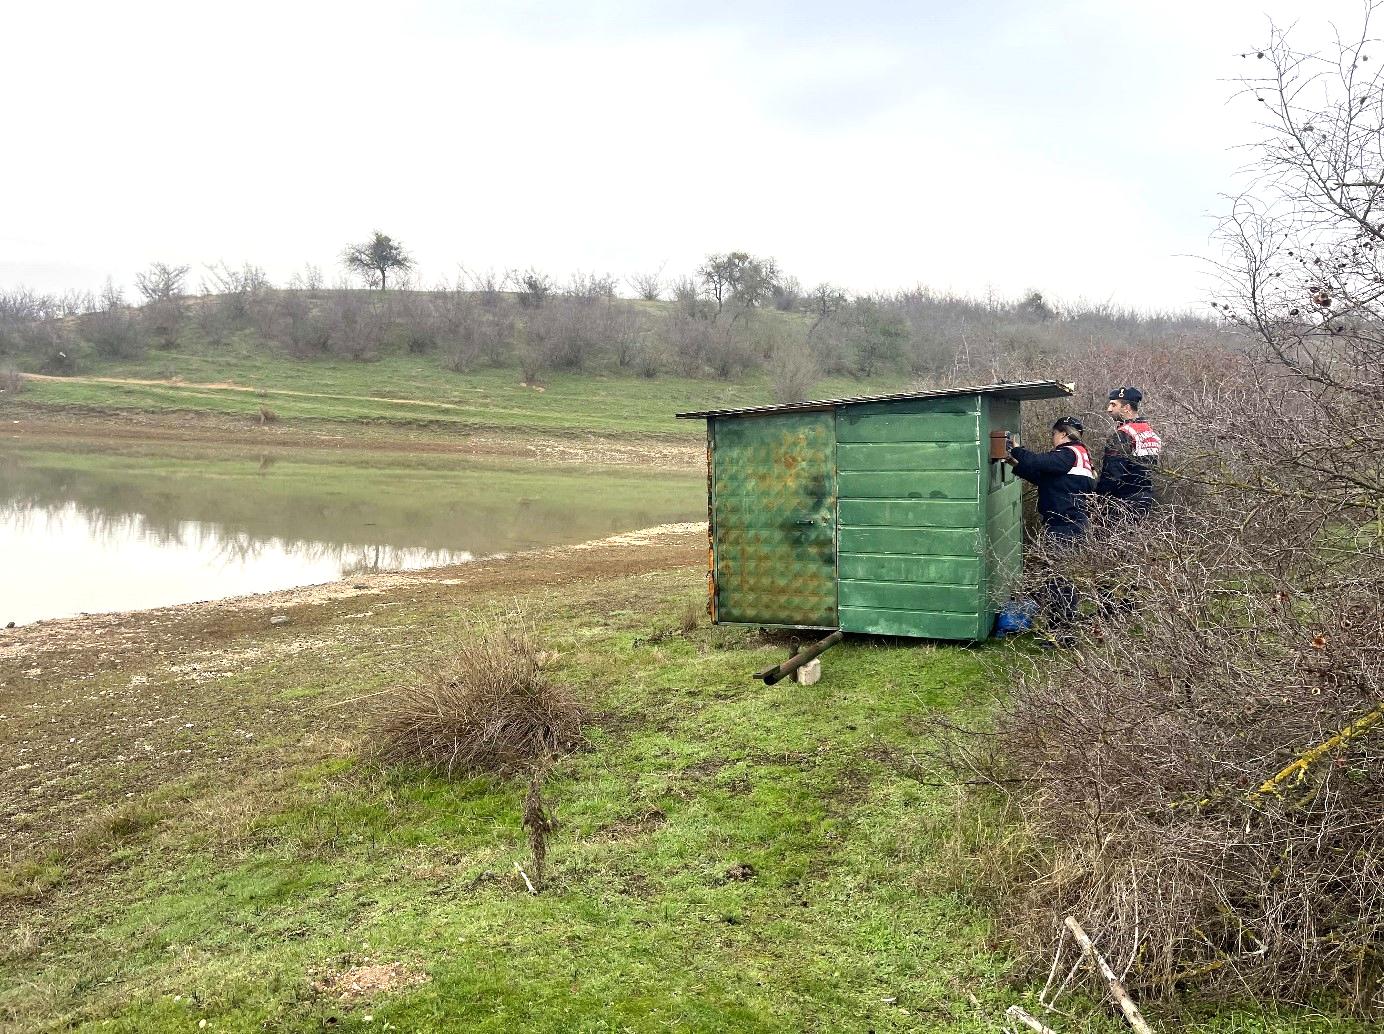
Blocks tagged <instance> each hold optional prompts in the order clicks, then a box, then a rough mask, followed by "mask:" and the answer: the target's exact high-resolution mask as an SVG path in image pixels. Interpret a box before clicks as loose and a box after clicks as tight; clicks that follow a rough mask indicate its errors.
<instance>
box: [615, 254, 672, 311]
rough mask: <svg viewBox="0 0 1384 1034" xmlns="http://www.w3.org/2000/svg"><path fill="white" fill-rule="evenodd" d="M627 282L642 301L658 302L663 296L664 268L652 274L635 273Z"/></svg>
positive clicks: (661, 267) (659, 268) (660, 267)
mask: <svg viewBox="0 0 1384 1034" xmlns="http://www.w3.org/2000/svg"><path fill="white" fill-rule="evenodd" d="M666 264H667V263H664V265H666ZM625 282H626V283H628V284H629V285H630V287H631V289H633V291H634V294H635V297H636V298H638V299H639V300H640V301H645V302H656V301H658V300H659V298H661V297H662V296H663V266H659V267H658V269H657V270H656V271H654V272H652V273H635V274H634V275H633V276H631V277H629V278H628V279H627V280H626V281H625Z"/></svg>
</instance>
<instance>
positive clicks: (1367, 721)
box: [1255, 704, 1384, 795]
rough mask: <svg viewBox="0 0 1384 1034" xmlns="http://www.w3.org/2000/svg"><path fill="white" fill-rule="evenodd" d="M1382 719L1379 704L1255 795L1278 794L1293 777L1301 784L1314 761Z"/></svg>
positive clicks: (1381, 710)
mask: <svg viewBox="0 0 1384 1034" xmlns="http://www.w3.org/2000/svg"><path fill="white" fill-rule="evenodd" d="M1381 719H1384V704H1380V705H1379V706H1378V707H1376V708H1375V709H1374V710H1373V711H1370V712H1368V713H1366V714H1364V715H1362V716H1361V717H1359V718H1357V719H1356V720H1355V721H1353V722H1351V723H1350V724H1349V725H1347V726H1346V727H1345V728H1344V729H1342V730H1341V731H1340V732H1338V733H1337V734H1336V735H1335V736H1332V737H1331V738H1330V739H1328V740H1324V741H1323V742H1321V743H1318V744H1317V745H1316V746H1315V747H1312V748H1311V749H1310V750H1307V751H1305V752H1304V753H1303V754H1302V755H1301V756H1299V757H1298V758H1297V759H1296V760H1295V761H1293V763H1292V764H1291V765H1289V766H1288V767H1287V768H1285V769H1283V771H1281V772H1279V773H1278V775H1276V776H1274V777H1273V778H1272V779H1266V780H1265V781H1264V783H1263V784H1262V785H1261V786H1260V787H1259V789H1258V790H1256V791H1255V794H1259V795H1263V794H1268V793H1274V794H1276V793H1278V791H1279V788H1280V787H1281V786H1282V785H1283V784H1284V783H1286V782H1287V781H1288V780H1289V779H1291V778H1293V776H1295V775H1296V776H1297V781H1298V782H1302V780H1303V779H1305V778H1307V768H1308V766H1309V765H1311V764H1312V763H1313V762H1314V761H1317V760H1319V759H1320V758H1321V757H1322V756H1323V755H1325V754H1329V753H1330V752H1331V751H1333V750H1335V749H1336V748H1337V747H1343V746H1345V745H1346V744H1347V743H1349V742H1350V741H1351V740H1352V739H1354V738H1355V737H1356V736H1359V735H1360V734H1361V733H1363V732H1367V731H1368V730H1369V728H1370V726H1372V725H1374V724H1375V723H1376V722H1378V721H1380V720H1381Z"/></svg>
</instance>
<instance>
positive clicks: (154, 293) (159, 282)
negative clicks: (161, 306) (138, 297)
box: [135, 262, 189, 302]
mask: <svg viewBox="0 0 1384 1034" xmlns="http://www.w3.org/2000/svg"><path fill="white" fill-rule="evenodd" d="M188 268H189V267H187V266H170V265H168V263H166V262H155V263H153V264H152V265H150V266H149V268H148V269H146V270H145V271H144V272H142V273H136V274H135V286H136V287H138V288H139V293H140V294H142V295H143V296H144V300H145V301H147V302H166V301H172V300H174V299H176V298H181V297H182V296H183V285H184V284H185V282H186V281H187V274H188Z"/></svg>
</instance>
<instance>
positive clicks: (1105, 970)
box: [1066, 916, 1153, 1034]
mask: <svg viewBox="0 0 1384 1034" xmlns="http://www.w3.org/2000/svg"><path fill="white" fill-rule="evenodd" d="M1066 922H1067V929H1068V930H1070V931H1072V936H1073V937H1075V938H1076V943H1077V944H1079V945H1081V950H1082V951H1084V952H1085V953H1086V957H1087V958H1088V959H1090V960H1091V962H1092V964H1093V965H1094V966H1095V967H1096V969H1098V970H1100V975H1101V976H1103V977H1105V982H1106V983H1107V984H1109V985H1110V993H1111V994H1112V995H1114V997H1115V1001H1117V1002H1119V1003H1120V1009H1121V1011H1122V1012H1123V1013H1124V1016H1125V1019H1126V1020H1128V1021H1129V1025H1130V1026H1131V1027H1133V1028H1134V1031H1135V1034H1153V1028H1151V1027H1150V1026H1149V1025H1148V1023H1146V1022H1145V1021H1144V1017H1143V1016H1142V1015H1140V1013H1139V1007H1138V1006H1137V1005H1135V1004H1134V999H1133V998H1131V997H1129V992H1128V991H1126V990H1125V989H1124V985H1123V984H1121V983H1120V978H1119V977H1117V976H1115V971H1114V970H1113V969H1111V968H1110V963H1108V962H1106V961H1105V957H1104V956H1103V955H1101V953H1100V952H1098V951H1096V946H1095V945H1094V944H1092V943H1091V938H1089V937H1087V936H1086V931H1085V930H1083V929H1082V928H1081V924H1080V923H1078V922H1077V921H1076V920H1075V919H1073V918H1072V917H1071V916H1068V917H1067V920H1066Z"/></svg>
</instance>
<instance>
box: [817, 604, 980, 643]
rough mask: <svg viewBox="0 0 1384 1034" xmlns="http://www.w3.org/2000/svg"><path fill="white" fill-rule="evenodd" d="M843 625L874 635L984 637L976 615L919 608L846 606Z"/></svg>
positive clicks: (952, 637) (934, 637)
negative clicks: (941, 612)
mask: <svg viewBox="0 0 1384 1034" xmlns="http://www.w3.org/2000/svg"><path fill="white" fill-rule="evenodd" d="M841 628H842V630H843V631H846V632H868V633H870V634H872V635H907V636H920V637H922V638H925V639H973V640H974V639H983V638H985V636H986V635H988V630H987V631H986V632H981V631H980V622H979V620H978V618H977V616H976V615H974V614H935V613H928V612H925V611H916V610H872V609H870V608H867V607H860V608H857V607H842V608H841Z"/></svg>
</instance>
